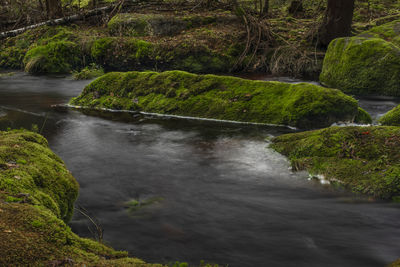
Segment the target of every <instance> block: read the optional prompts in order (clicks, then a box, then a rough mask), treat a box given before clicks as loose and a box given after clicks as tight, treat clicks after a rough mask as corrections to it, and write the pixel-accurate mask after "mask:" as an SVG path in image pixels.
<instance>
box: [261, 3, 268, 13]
mask: <svg viewBox="0 0 400 267" xmlns="http://www.w3.org/2000/svg"><path fill="white" fill-rule="evenodd" d="M268 11H269V0H264V6H263V8H262V11H261V13H262V15H263V16H265V17H267V16H268Z"/></svg>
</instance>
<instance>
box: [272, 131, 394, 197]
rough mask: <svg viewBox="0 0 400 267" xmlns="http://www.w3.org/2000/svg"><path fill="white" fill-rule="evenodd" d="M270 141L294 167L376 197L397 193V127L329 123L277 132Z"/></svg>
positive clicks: (391, 195) (390, 195)
mask: <svg viewBox="0 0 400 267" xmlns="http://www.w3.org/2000/svg"><path fill="white" fill-rule="evenodd" d="M272 142H273V144H272V145H271V146H272V148H274V149H276V150H277V151H278V152H280V153H282V154H283V155H285V156H288V157H289V159H290V161H291V164H292V166H293V168H294V169H295V170H303V169H306V170H308V171H309V172H311V173H312V174H322V175H324V176H325V178H326V179H328V180H330V181H332V182H335V183H340V184H342V185H344V186H346V187H348V188H349V189H351V190H352V191H354V192H359V193H363V194H368V195H372V196H374V197H377V198H382V199H391V198H393V197H397V196H400V154H399V150H398V147H399V145H400V128H399V127H330V128H326V129H322V130H316V131H309V132H302V133H296V134H287V135H283V136H279V137H276V138H274V139H273V140H272Z"/></svg>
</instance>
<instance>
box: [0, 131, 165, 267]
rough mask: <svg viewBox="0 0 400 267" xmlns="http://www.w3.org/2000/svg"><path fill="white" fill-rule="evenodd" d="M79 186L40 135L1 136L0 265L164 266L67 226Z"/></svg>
mask: <svg viewBox="0 0 400 267" xmlns="http://www.w3.org/2000/svg"><path fill="white" fill-rule="evenodd" d="M77 194H78V184H77V182H76V181H75V179H74V178H73V177H72V175H71V174H70V172H69V171H68V170H67V169H66V167H65V165H64V163H63V162H62V161H61V160H60V158H59V157H57V156H56V155H55V154H54V153H53V152H51V150H50V149H49V147H48V145H47V141H46V140H45V139H44V138H43V137H42V136H40V135H38V134H35V133H31V132H26V131H11V132H0V247H1V250H0V266H66V265H68V266H143V267H144V266H160V265H150V264H145V263H144V262H143V261H141V260H139V259H133V258H127V253H126V252H118V251H115V250H113V249H111V248H109V247H106V246H104V245H102V244H100V243H98V242H95V241H93V240H89V239H84V238H80V237H78V236H77V235H75V234H74V233H73V232H72V231H71V229H70V228H69V227H68V226H67V225H66V222H67V221H68V220H69V219H70V218H71V215H72V211H73V204H74V201H75V199H76V197H77Z"/></svg>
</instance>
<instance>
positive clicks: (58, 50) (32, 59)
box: [24, 41, 82, 74]
mask: <svg viewBox="0 0 400 267" xmlns="http://www.w3.org/2000/svg"><path fill="white" fill-rule="evenodd" d="M81 59H82V57H81V50H80V49H79V47H78V45H77V44H76V43H73V42H70V41H57V42H50V43H48V44H46V45H39V46H37V47H34V48H32V49H30V50H29V51H28V52H27V53H26V55H25V57H24V65H25V71H26V72H29V73H31V74H41V73H67V72H70V71H71V70H73V69H75V68H77V67H78V66H79V65H81Z"/></svg>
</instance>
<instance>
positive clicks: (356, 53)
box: [320, 37, 400, 96]
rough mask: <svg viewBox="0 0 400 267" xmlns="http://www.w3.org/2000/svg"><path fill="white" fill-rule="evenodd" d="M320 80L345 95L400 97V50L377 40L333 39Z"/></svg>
mask: <svg viewBox="0 0 400 267" xmlns="http://www.w3.org/2000/svg"><path fill="white" fill-rule="evenodd" d="M320 80H321V82H322V83H323V84H325V85H327V86H329V87H333V88H339V89H341V90H342V91H344V92H346V93H351V94H357V95H389V96H400V48H399V47H397V46H396V45H394V44H392V43H390V42H387V41H385V40H383V39H379V38H372V39H371V38H363V37H352V38H339V39H335V40H334V41H332V42H331V43H330V44H329V47H328V51H327V53H326V56H325V59H324V63H323V68H322V73H321V75H320Z"/></svg>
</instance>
